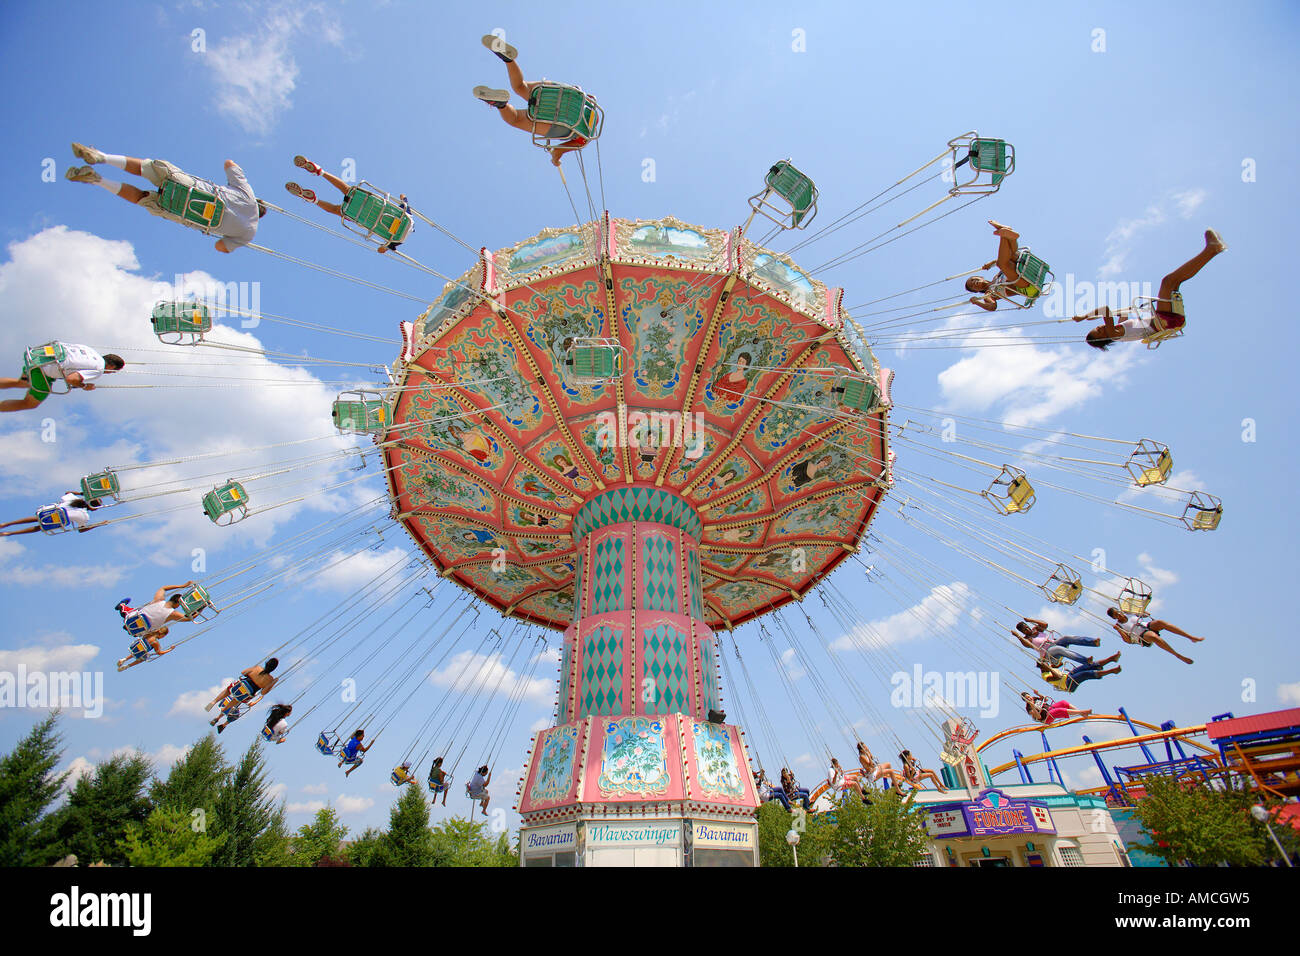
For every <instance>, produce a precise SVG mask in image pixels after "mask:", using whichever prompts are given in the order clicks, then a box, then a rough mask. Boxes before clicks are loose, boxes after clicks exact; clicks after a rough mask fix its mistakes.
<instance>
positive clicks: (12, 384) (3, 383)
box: [0, 378, 32, 388]
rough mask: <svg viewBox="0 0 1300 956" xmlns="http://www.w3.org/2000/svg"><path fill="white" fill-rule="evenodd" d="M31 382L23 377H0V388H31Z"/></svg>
mask: <svg viewBox="0 0 1300 956" xmlns="http://www.w3.org/2000/svg"><path fill="white" fill-rule="evenodd" d="M31 387H32V383H31V382H29V381H27V379H25V378H0V388H31Z"/></svg>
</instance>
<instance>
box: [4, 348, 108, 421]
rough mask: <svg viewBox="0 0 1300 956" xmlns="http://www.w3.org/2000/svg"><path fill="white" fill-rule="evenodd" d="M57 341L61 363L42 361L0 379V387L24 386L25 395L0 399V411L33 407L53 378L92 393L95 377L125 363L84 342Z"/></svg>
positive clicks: (48, 391)
mask: <svg viewBox="0 0 1300 956" xmlns="http://www.w3.org/2000/svg"><path fill="white" fill-rule="evenodd" d="M58 344H60V345H62V346H63V352H64V359H63V361H62V362H53V361H51V362H46V363H45V364H44V365H40V366H37V367H36V368H32V369H28V370H27V371H26V372H24V373H23V374H22V375H21V376H19V377H18V378H0V388H25V389H27V394H26V395H25V396H24V397H23V398H11V399H8V400H7V401H3V402H0V412H21V411H25V410H27V409H29V408H35V407H36V406H37V405H39V404H40V403H41V402H43V401H45V400H46V399H47V398H49V397H50V394H51V383H52V382H53V380H55V379H62V380H63V381H64V382H66V383H67V386H68V388H69V389H73V388H79V389H81V390H83V391H86V392H93V391H94V390H95V385H94V383H95V382H96V381H97V380H98V379H99V378H101V377H102V376H104V375H108V374H110V373H112V372H117V371H120V370H121V369H122V368H123V367H125V365H126V362H124V361H123V360H122V356H120V355H114V354H113V353H112V352H110V353H108V354H107V355H100V354H99V353H98V352H96V351H95V350H94V349H92V348H90V347H89V346H86V345H68V344H67V343H58Z"/></svg>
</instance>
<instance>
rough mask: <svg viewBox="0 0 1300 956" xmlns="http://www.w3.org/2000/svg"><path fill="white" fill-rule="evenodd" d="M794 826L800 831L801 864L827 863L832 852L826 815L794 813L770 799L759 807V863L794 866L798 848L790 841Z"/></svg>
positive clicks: (761, 864) (760, 864)
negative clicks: (793, 846) (789, 835)
mask: <svg viewBox="0 0 1300 956" xmlns="http://www.w3.org/2000/svg"><path fill="white" fill-rule="evenodd" d="M792 828H793V829H795V830H796V831H798V833H799V846H798V853H799V865H800V866H824V865H825V861H826V859H827V858H828V857H829V854H830V848H829V841H830V823H829V821H828V820H827V819H826V816H825V814H817V815H815V816H814V815H812V814H800V813H796V812H791V811H789V810H787V809H786V808H785V807H783V806H782V805H781V804H780V803H779V802H778V801H776V800H769V801H768V802H766V803H764V804H763V805H762V806H760V807H759V808H758V865H759V866H794V861H795V850H794V849H792V848H791V846H790V844H789V843H787V842H786V834H787V833H789V832H790V830H791V829H792Z"/></svg>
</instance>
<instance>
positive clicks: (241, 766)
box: [213, 740, 287, 866]
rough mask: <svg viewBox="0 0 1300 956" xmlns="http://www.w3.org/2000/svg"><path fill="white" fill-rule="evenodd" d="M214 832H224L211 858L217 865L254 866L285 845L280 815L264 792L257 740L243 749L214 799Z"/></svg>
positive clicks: (264, 769) (264, 761)
mask: <svg viewBox="0 0 1300 956" xmlns="http://www.w3.org/2000/svg"><path fill="white" fill-rule="evenodd" d="M215 809H216V814H215V816H216V833H218V834H220V835H222V836H224V838H225V839H224V840H223V841H222V844H221V848H220V849H219V850H218V851H217V855H216V857H215V858H214V860H213V862H214V864H215V865H217V866H256V865H257V864H258V862H259V859H267V858H268V857H269V858H276V857H277V856H278V855H279V854H280V853H282V852H283V851H284V849H285V847H284V846H283V844H284V841H285V840H286V839H287V834H286V832H285V829H284V825H283V817H282V816H281V817H280V819H279V824H278V825H277V813H278V810H277V806H276V803H275V800H274V799H273V798H272V797H271V795H270V794H269V793H268V792H267V777H266V760H265V758H264V756H263V754H262V749H261V747H260V745H259V743H258V741H256V740H255V741H254V742H253V743H252V744H250V745H249V747H248V749H247V750H246V751H244V755H243V756H242V757H241V758H240V759H239V763H237V764H236V765H235V767H234V769H233V770H232V771H231V772H230V775H229V776H228V777H227V778H226V780H225V781H224V782H223V783H222V786H221V789H220V790H219V791H218V793H217V799H216V806H215Z"/></svg>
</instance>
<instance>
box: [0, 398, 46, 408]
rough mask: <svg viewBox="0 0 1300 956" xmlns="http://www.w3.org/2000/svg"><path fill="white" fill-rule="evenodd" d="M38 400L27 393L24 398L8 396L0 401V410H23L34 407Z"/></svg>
mask: <svg viewBox="0 0 1300 956" xmlns="http://www.w3.org/2000/svg"><path fill="white" fill-rule="evenodd" d="M39 404H40V402H38V401H37V400H36V399H34V398H32V396H30V395H28V396H27V397H26V398H9V399H5V401H3V402H0V412H25V411H27V410H28V409H29V408H35V407H36V406H38V405H39Z"/></svg>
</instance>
